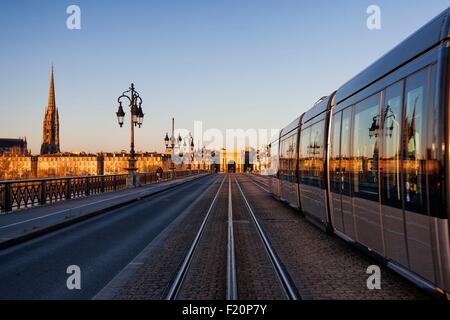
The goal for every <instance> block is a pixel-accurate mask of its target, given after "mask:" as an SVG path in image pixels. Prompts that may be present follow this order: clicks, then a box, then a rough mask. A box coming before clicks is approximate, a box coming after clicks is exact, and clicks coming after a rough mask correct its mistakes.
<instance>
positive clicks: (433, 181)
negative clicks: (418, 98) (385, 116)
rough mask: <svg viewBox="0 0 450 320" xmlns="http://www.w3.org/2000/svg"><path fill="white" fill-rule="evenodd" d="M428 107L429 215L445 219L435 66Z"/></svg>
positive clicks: (441, 130) (431, 78)
mask: <svg viewBox="0 0 450 320" xmlns="http://www.w3.org/2000/svg"><path fill="white" fill-rule="evenodd" d="M429 87H430V92H429V97H430V103H429V104H428V105H429V106H430V107H429V108H427V110H429V111H428V112H427V113H428V128H429V129H428V130H427V132H428V133H429V135H428V142H427V154H428V156H427V162H428V163H427V173H428V197H429V204H430V205H429V206H430V214H431V215H432V216H433V217H438V218H445V217H446V210H445V208H446V195H445V152H444V150H445V147H444V144H443V139H442V138H443V137H444V127H443V125H442V121H440V119H441V118H442V117H443V114H442V111H441V108H440V107H441V106H440V105H439V103H438V102H437V101H435V90H436V65H433V67H432V68H431V74H430V86H429Z"/></svg>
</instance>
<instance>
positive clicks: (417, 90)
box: [403, 70, 428, 213]
mask: <svg viewBox="0 0 450 320" xmlns="http://www.w3.org/2000/svg"><path fill="white" fill-rule="evenodd" d="M427 74H428V73H427V70H423V71H421V72H419V73H417V74H415V75H413V76H410V77H409V78H408V79H407V80H406V95H405V102H406V107H405V121H404V123H403V134H404V137H403V141H404V146H403V147H404V150H405V151H404V158H403V170H404V186H403V191H404V199H405V209H406V210H409V211H414V212H422V213H426V185H425V183H426V172H425V159H426V158H425V156H426V154H425V150H424V142H425V139H424V138H425V134H426V132H425V130H424V129H425V128H424V124H425V122H424V120H425V119H424V104H425V98H426V94H425V91H426V86H427V78H428V77H427Z"/></svg>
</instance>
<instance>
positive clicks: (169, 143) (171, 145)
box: [164, 118, 177, 177]
mask: <svg viewBox="0 0 450 320" xmlns="http://www.w3.org/2000/svg"><path fill="white" fill-rule="evenodd" d="M176 142H177V140H176V139H175V118H172V135H171V136H170V138H169V134H168V133H167V132H166V136H165V137H164V143H165V145H166V150H168V151H170V170H172V171H173V173H174V177H175V165H174V163H173V158H174V152H175V145H176Z"/></svg>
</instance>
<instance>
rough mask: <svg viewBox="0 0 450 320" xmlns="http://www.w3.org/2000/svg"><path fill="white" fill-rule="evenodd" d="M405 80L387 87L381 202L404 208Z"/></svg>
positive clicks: (384, 111)
mask: <svg viewBox="0 0 450 320" xmlns="http://www.w3.org/2000/svg"><path fill="white" fill-rule="evenodd" d="M402 106H403V81H401V82H397V83H396V84H394V85H392V86H390V87H388V88H387V89H386V94H385V97H384V103H383V110H382V113H381V120H382V126H383V130H382V133H381V137H382V143H381V146H382V148H381V153H380V168H381V171H380V176H381V202H382V203H383V204H387V205H391V206H395V207H397V208H402V198H401V171H400V168H401V166H400V161H401V149H400V146H401V132H402V131H401V125H402V120H401V119H402Z"/></svg>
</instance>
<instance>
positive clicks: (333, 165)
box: [330, 112, 342, 193]
mask: <svg viewBox="0 0 450 320" xmlns="http://www.w3.org/2000/svg"><path fill="white" fill-rule="evenodd" d="M341 118H342V112H339V113H337V114H335V115H333V123H332V126H331V147H330V191H331V192H336V193H339V192H341V191H340V188H341V180H340V174H339V171H340V165H341V164H340V162H341V155H340V142H341Z"/></svg>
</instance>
